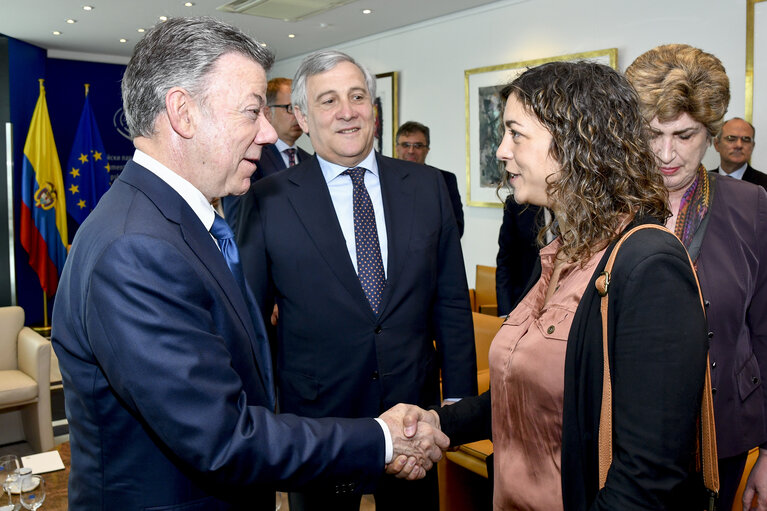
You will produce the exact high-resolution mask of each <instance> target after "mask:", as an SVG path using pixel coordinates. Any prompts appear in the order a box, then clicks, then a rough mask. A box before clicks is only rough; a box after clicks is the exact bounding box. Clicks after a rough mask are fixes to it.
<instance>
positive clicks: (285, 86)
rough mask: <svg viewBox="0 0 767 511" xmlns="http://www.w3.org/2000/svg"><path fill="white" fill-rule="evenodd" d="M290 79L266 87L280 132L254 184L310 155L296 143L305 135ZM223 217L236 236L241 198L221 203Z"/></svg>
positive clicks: (271, 118)
mask: <svg viewBox="0 0 767 511" xmlns="http://www.w3.org/2000/svg"><path fill="white" fill-rule="evenodd" d="M291 83H293V80H291V79H290V78H272V79H271V80H269V82H267V84H266V104H267V107H268V108H267V109H266V110H265V113H266V118H267V120H268V121H269V123H270V124H271V125H272V127H273V128H274V131H276V132H277V141H276V142H275V143H274V144H267V145H265V146H264V148H263V150H262V151H261V159H260V160H258V168H257V169H256V172H254V173H253V176H252V177H251V179H250V181H251V184H253V183H255V182H256V181H258V180H259V179H262V178H264V177H266V176H271V175H272V174H274V173H276V172H279V171H280V170H283V169H286V168H288V167H293V166H294V165H297V164H298V163H300V162H302V161H304V160H306V159H308V158H309V157H310V156H311V155H310V154H309V153H307V152H306V151H304V150H303V149H301V148H300V147H298V146H297V145H296V140H298V138H299V137H300V136H301V135H303V134H304V132H303V131H302V130H301V126H299V125H298V121H296V116H295V115H293V105H292V104H291V103H290V85H291ZM222 205H223V208H224V216H225V217H226V221H227V223H228V224H229V226H230V227H231V228H232V231H234V232H237V223H238V220H239V217H240V197H239V196H236V195H230V196H228V197H224V198H223V200H222Z"/></svg>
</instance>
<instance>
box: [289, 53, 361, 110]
mask: <svg viewBox="0 0 767 511" xmlns="http://www.w3.org/2000/svg"><path fill="white" fill-rule="evenodd" d="M341 62H350V63H352V64H354V65H355V66H357V68H359V70H360V71H362V75H363V76H364V77H365V83H366V84H367V87H368V92H369V93H370V101H371V102H374V101H375V98H376V78H375V76H373V75H372V74H371V73H370V71H368V69H367V68H366V67H365V66H363V65H361V64H358V63H357V62H356V61H355V60H354V59H353V58H351V57H350V56H349V55H347V54H345V53H341V52H340V51H335V50H320V51H315V52H314V53H312V54H310V55H308V56H307V57H306V58H305V59H304V60H303V61H302V62H301V65H300V66H298V71H296V76H294V77H293V92H292V93H291V95H290V100H291V101H292V102H293V106H297V107H298V108H299V110H301V113H302V114H304V115H306V105H307V103H308V99H307V97H306V81H307V80H308V79H309V77H310V76H314V75H317V74H320V73H324V72H326V71H330V70H331V69H333V68H334V67H336V66H337V65H338V64H340V63H341Z"/></svg>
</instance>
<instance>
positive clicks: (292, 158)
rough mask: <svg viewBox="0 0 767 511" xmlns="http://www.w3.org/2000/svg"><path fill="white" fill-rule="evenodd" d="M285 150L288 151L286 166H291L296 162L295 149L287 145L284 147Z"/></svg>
mask: <svg viewBox="0 0 767 511" xmlns="http://www.w3.org/2000/svg"><path fill="white" fill-rule="evenodd" d="M285 152H286V153H288V167H293V166H295V164H296V150H295V149H293V148H292V147H288V148H287V149H285Z"/></svg>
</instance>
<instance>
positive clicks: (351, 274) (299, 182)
mask: <svg viewBox="0 0 767 511" xmlns="http://www.w3.org/2000/svg"><path fill="white" fill-rule="evenodd" d="M374 98H375V78H374V77H373V75H371V74H370V72H369V71H368V70H366V69H365V68H363V67H362V66H360V65H359V64H357V63H356V62H355V61H354V60H353V59H352V58H351V57H349V56H348V55H345V54H343V53H340V52H336V51H321V52H315V53H313V54H311V55H309V56H307V57H306V58H305V59H304V60H303V62H302V63H301V65H300V66H299V68H298V71H297V72H296V76H295V78H294V79H293V97H292V100H293V107H294V111H295V113H296V119H298V122H299V123H300V124H301V128H302V129H303V130H304V132H305V133H307V134H308V135H309V136H310V137H311V141H312V145H313V147H314V150H315V156H314V157H312V158H310V159H309V160H307V161H304V162H303V163H301V164H300V165H297V166H296V167H293V168H290V169H287V170H284V171H282V172H279V173H277V174H276V175H274V176H272V177H271V178H269V179H263V180H261V181H259V182H258V183H256V184H255V185H254V186H253V192H252V193H250V194H248V196H247V197H246V198H245V199H243V212H245V211H247V212H248V215H247V216H244V217H243V218H242V224H241V228H240V230H239V234H240V242H241V243H240V244H241V249H242V261H243V266H244V269H245V274H246V277H247V280H248V282H249V283H250V285H251V287H252V289H253V292H254V294H255V296H256V299H257V301H258V302H259V303H260V304H261V306H262V308H263V309H265V310H264V312H265V313H266V314H270V313H271V310H272V303H274V301H276V303H277V305H278V307H279V321H278V323H277V337H278V339H277V345H278V356H277V370H276V376H277V383H278V390H279V398H280V410H281V411H282V412H288V413H297V414H301V415H306V416H310V417H323V416H328V415H330V416H336V417H376V416H378V415H379V414H380V413H381V411H382V410H385V409H387V408H388V407H389V406H390V403H391V404H394V403H398V402H404V403H411V404H417V405H420V406H421V407H428V406H434V405H438V404H439V403H440V400H441V398H440V369H441V371H442V390H443V393H444V396H445V397H446V398H462V397H465V396H471V395H475V394H476V392H477V369H476V355H475V350H474V334H473V328H472V317H471V309H470V304H469V292H468V288H467V284H466V272H465V270H464V263H463V254H462V253H461V245H460V241H459V239H458V227H457V225H456V223H455V222H454V221H453V213H452V209H451V205H450V198H449V196H448V193H447V188H446V187H445V182H444V179H443V178H442V176H441V175H440V173H439V172H437V171H436V170H435V169H433V168H430V167H427V166H425V165H418V164H415V163H411V162H406V161H400V160H394V159H392V158H386V157H384V156H381V155H380V154H376V153H375V152H374V150H373V142H374V136H375V121H374V113H373V100H374ZM246 201H252V205H249V204H247V203H246ZM435 341H436V349H435ZM374 494H375V502H376V509H377V510H378V511H387V510H397V511H402V509H419V510H427V509H428V510H436V509H438V506H439V502H438V501H439V498H438V488H437V481H436V473H435V472H434V471H432V472H431V473H430V474H429V475H427V477H426V479H425V480H424V481H423V482H421V481H419V482H409V481H408V482H402V481H400V480H395V479H393V478H384V480H382V481H381V485H380V486H379V488H378V489H377V490H376V491H375V492H374ZM359 505H360V498H359V497H358V496H356V497H353V498H345V496H340V497H339V496H338V495H336V494H334V492H333V490H332V488H328V489H327V490H325V491H315V492H305V493H292V494H291V495H290V509H291V511H301V510H314V509H317V510H323V511H324V510H326V509H333V510H351V509H359Z"/></svg>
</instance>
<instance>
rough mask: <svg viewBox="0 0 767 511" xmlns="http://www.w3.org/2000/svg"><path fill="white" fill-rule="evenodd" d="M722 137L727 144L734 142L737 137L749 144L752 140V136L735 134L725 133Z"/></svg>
mask: <svg viewBox="0 0 767 511" xmlns="http://www.w3.org/2000/svg"><path fill="white" fill-rule="evenodd" d="M722 138H723V139H724V140H726V141H727V143H729V144H734V143H735V142H737V141H738V139H740V141H741V142H743V143H744V144H751V143H753V142H754V139H753V138H752V137H738V136H735V135H727V136H726V137H722Z"/></svg>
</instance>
